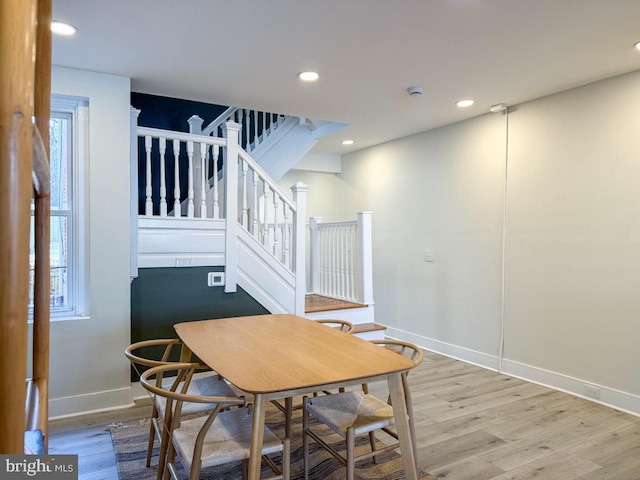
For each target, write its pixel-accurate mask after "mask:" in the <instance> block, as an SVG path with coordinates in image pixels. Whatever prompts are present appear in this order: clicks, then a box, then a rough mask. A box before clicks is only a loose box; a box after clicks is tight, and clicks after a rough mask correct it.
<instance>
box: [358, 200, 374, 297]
mask: <svg viewBox="0 0 640 480" xmlns="http://www.w3.org/2000/svg"><path fill="white" fill-rule="evenodd" d="M371 238H372V235H371V212H360V213H358V245H360V257H359V258H358V270H359V271H360V289H361V290H360V295H361V298H360V303H363V304H365V305H371V304H373V244H372V241H371Z"/></svg>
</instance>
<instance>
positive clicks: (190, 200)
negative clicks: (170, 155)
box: [187, 140, 194, 218]
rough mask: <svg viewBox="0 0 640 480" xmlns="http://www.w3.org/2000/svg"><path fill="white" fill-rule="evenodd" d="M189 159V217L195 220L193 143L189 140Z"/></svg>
mask: <svg viewBox="0 0 640 480" xmlns="http://www.w3.org/2000/svg"><path fill="white" fill-rule="evenodd" d="M187 158H188V159H189V171H188V172H187V174H188V178H187V183H188V190H187V195H188V196H187V217H189V218H193V214H194V205H193V195H194V191H193V142H192V141H191V140H189V141H188V142H187Z"/></svg>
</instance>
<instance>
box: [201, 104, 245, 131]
mask: <svg viewBox="0 0 640 480" xmlns="http://www.w3.org/2000/svg"><path fill="white" fill-rule="evenodd" d="M237 110H238V107H229V108H227V109H226V110H225V111H224V112H222V113H221V114H220V115H219V116H218V118H216V119H215V120H214V121H213V122H211V123H210V124H209V125H207V126H206V127H204V128H203V129H202V135H213V133H214V132H217V131H218V128H220V127H222V126H223V125H224V124H225V123H227V122H229V121H233V118H232V117H233V114H234V113H236V111H237Z"/></svg>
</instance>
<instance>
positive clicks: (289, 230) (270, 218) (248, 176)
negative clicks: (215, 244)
mask: <svg viewBox="0 0 640 480" xmlns="http://www.w3.org/2000/svg"><path fill="white" fill-rule="evenodd" d="M239 157H240V165H239V169H240V172H241V173H240V175H241V177H240V178H241V181H240V182H239V183H240V185H239V192H238V194H239V202H238V203H239V205H241V206H242V210H241V212H240V213H241V215H240V219H239V222H240V225H241V226H242V227H243V228H244V229H245V230H246V231H247V232H249V233H250V234H251V235H252V236H253V237H254V238H255V239H256V240H257V241H258V242H260V243H261V244H262V245H263V246H264V247H265V249H267V251H269V252H270V253H271V254H272V255H273V256H274V257H276V258H277V259H278V261H280V262H281V263H282V264H284V265H285V266H286V267H287V268H288V269H289V270H291V271H294V261H293V257H292V255H291V252H292V251H295V239H296V235H295V234H294V232H293V223H292V222H291V220H290V219H292V218H295V217H296V212H297V207H296V204H295V203H294V202H292V201H291V200H290V199H289V197H288V196H287V194H286V193H285V192H284V191H283V190H282V189H281V188H280V187H279V186H278V184H277V183H275V182H273V181H271V180H270V179H269V176H268V175H267V174H266V172H265V171H264V170H263V169H262V167H260V165H258V164H257V163H256V162H254V161H253V159H251V157H250V155H249V154H248V153H247V152H245V151H244V150H242V149H241V150H240V151H239ZM249 205H251V208H249Z"/></svg>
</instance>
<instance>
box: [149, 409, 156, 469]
mask: <svg viewBox="0 0 640 480" xmlns="http://www.w3.org/2000/svg"><path fill="white" fill-rule="evenodd" d="M153 412H154V414H155V415H152V416H151V425H150V426H149V445H148V446H147V468H149V467H150V466H151V456H152V455H153V444H154V442H155V439H156V427H155V425H154V424H153V422H154V419H155V418H157V416H158V414H157V412H156V409H155V408H154V409H153Z"/></svg>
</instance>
